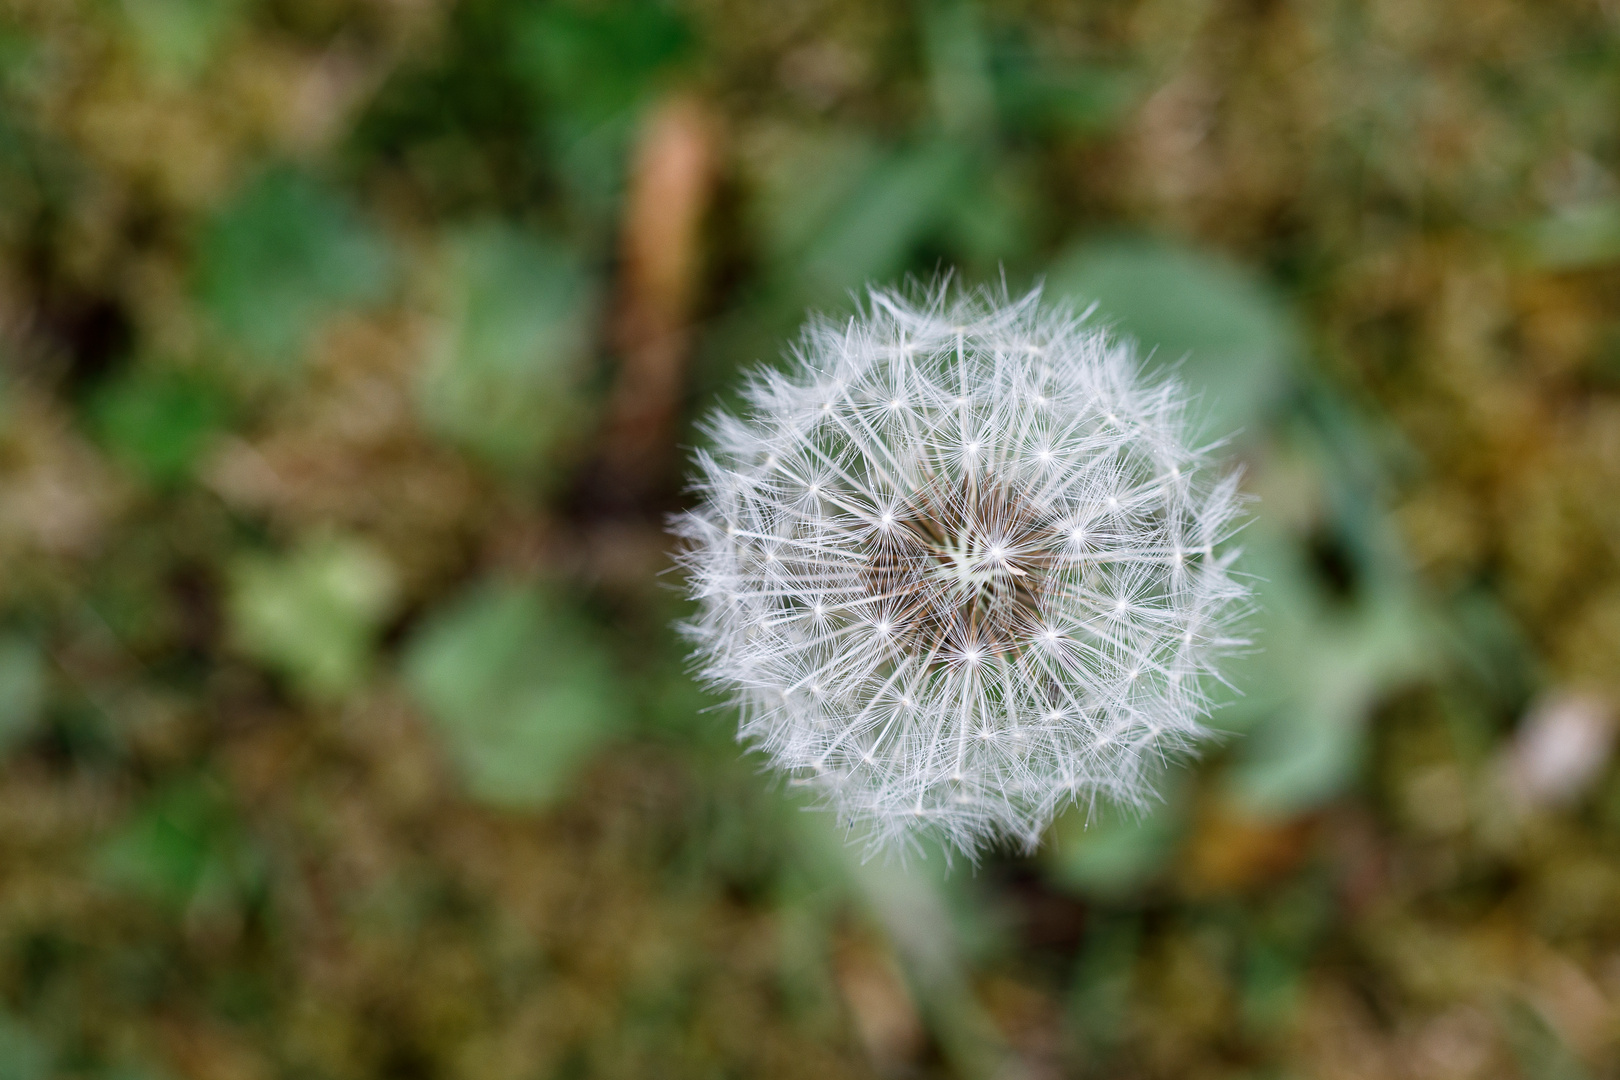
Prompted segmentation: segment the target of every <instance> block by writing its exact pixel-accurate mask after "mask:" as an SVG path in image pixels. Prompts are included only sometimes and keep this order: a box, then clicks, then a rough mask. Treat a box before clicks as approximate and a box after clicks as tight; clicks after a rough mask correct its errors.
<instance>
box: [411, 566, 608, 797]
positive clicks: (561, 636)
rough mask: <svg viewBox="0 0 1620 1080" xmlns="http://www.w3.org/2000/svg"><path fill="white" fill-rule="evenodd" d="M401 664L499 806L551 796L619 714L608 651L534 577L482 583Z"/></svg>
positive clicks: (421, 635) (473, 779)
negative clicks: (522, 582)
mask: <svg viewBox="0 0 1620 1080" xmlns="http://www.w3.org/2000/svg"><path fill="white" fill-rule="evenodd" d="M404 674H405V681H406V685H407V686H408V687H409V688H410V691H411V693H412V695H413V696H414V697H415V698H416V700H417V702H418V703H419V704H420V705H421V706H422V708H423V710H424V711H425V712H426V714H427V715H428V717H429V718H430V719H431V720H432V721H433V723H434V725H435V726H436V727H437V729H438V731H439V733H440V735H441V737H442V738H443V739H444V741H445V744H446V746H447V748H448V749H449V752H450V755H451V757H452V759H453V760H454V761H455V762H456V764H457V765H458V767H459V768H460V770H461V772H462V775H463V776H464V777H465V780H466V783H467V786H468V788H469V790H470V791H471V792H472V794H473V795H474V796H475V797H477V798H479V799H482V800H485V801H487V802H490V803H495V804H498V805H504V806H538V805H542V804H544V803H546V802H548V801H549V800H551V799H553V798H554V797H556V796H557V795H558V794H559V793H560V792H561V791H562V790H563V788H564V787H565V785H566V784H567V782H568V781H569V779H570V778H571V777H572V776H573V774H574V773H575V772H576V771H577V770H578V768H579V766H580V765H581V764H583V763H584V761H585V759H586V758H587V757H588V756H589V755H590V753H591V752H592V751H594V750H595V749H596V748H597V747H598V746H599V745H600V744H601V743H602V742H603V741H604V740H605V739H607V738H609V737H611V736H612V735H613V734H614V733H615V732H616V731H617V729H618V728H619V726H620V725H621V723H622V718H621V714H622V709H621V707H620V704H619V694H618V692H617V689H616V687H615V685H614V679H615V677H616V676H615V674H614V672H613V671H612V669H611V667H610V665H609V662H608V659H607V657H606V655H605V654H604V653H603V652H602V651H601V650H600V648H599V647H598V646H597V645H596V644H595V643H594V642H593V641H592V640H591V638H590V636H589V635H588V634H587V633H586V632H585V630H584V628H583V627H581V626H580V625H579V624H578V623H577V621H576V620H574V619H572V618H570V617H569V616H568V614H567V613H566V612H565V611H564V610H563V608H562V607H561V605H560V604H559V602H557V601H556V600H554V599H553V598H550V597H548V596H546V595H545V594H543V593H542V592H540V591H538V590H536V589H533V588H526V587H520V586H515V585H502V584H485V585H481V586H478V587H475V588H474V589H473V590H472V591H471V592H469V593H468V594H467V595H465V596H463V597H462V598H461V599H460V600H458V601H456V602H455V603H454V604H453V605H451V607H450V608H449V609H448V610H446V611H444V612H441V613H440V614H439V615H438V616H437V617H435V618H434V619H432V620H431V621H429V623H428V624H427V625H426V626H424V627H423V628H422V630H421V631H420V632H418V634H417V635H416V637H415V639H414V640H413V641H412V642H411V643H410V645H409V647H408V648H407V650H406V653H405V658H404Z"/></svg>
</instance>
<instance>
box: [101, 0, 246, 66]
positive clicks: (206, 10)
mask: <svg viewBox="0 0 1620 1080" xmlns="http://www.w3.org/2000/svg"><path fill="white" fill-rule="evenodd" d="M114 2H115V3H116V4H117V5H118V7H119V9H120V10H121V12H122V14H123V16H124V20H125V22H126V23H127V24H128V26H129V29H130V31H131V37H132V38H133V40H134V42H135V46H136V49H137V50H138V51H139V52H140V54H141V59H142V60H143V61H145V63H146V65H147V67H148V68H149V69H150V70H151V71H152V72H153V73H154V74H157V75H159V76H162V77H167V78H175V79H182V80H183V79H190V78H192V77H194V76H196V75H197V74H199V73H200V72H201V71H202V70H203V69H204V68H205V67H207V65H208V61H209V60H211V59H212V58H213V55H214V51H215V49H216V47H217V46H218V45H219V43H220V40H221V39H222V38H223V37H224V35H225V32H226V31H227V30H229V29H230V28H231V26H232V24H233V23H234V22H235V20H236V17H237V15H238V13H239V12H240V10H241V0H114Z"/></svg>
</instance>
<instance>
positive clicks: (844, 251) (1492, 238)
mask: <svg viewBox="0 0 1620 1080" xmlns="http://www.w3.org/2000/svg"><path fill="white" fill-rule="evenodd" d="M1617 92H1620V35H1617V32H1616V29H1615V26H1614V22H1613V19H1612V17H1611V14H1610V13H1606V12H1605V11H1604V10H1602V9H1601V6H1600V5H1582V4H1566V5H1541V6H1535V5H1522V4H1511V3H1499V2H1496V0H1484V3H1483V6H1481V4H1480V3H1478V2H1476V0H1470V2H1469V3H1466V4H1465V3H1463V2H1462V0H1422V2H1418V3H1409V4H1398V5H1392V4H1372V5H1360V6H1351V7H1345V6H1343V5H1320V4H1318V5H1312V4H1265V5H1253V4H1247V5H1245V4H1220V3H1213V4H1212V3H1204V2H1199V0H1122V2H1118V3H1114V2H1110V3H1106V4H1091V5H1073V4H1062V3H1050V2H1046V0H1017V2H1013V3H1006V4H999V3H998V4H987V3H978V2H973V0H927V2H917V3H911V2H906V3H887V2H879V3H856V2H850V0H805V2H802V3H799V2H795V3H782V4H760V3H748V2H741V0H687V2H679V3H677V2H673V0H671V2H662V0H420V2H416V3H410V4H405V3H381V2H375V0H216V2H204V0H0V822H3V823H4V828H0V1080H5V1078H9V1077H16V1078H19V1080H36V1078H38V1080H43V1078H44V1077H48V1076H71V1077H75V1078H85V1080H95V1078H101V1077H124V1078H134V1077H148V1078H162V1077H174V1078H176V1080H190V1078H193V1077H195V1078H199V1080H201V1078H205V1077H206V1078H209V1080H213V1078H216V1077H223V1078H230V1080H235V1078H242V1080H272V1078H283V1077H285V1078H288V1080H293V1078H297V1080H348V1078H356V1080H358V1078H369V1077H410V1078H418V1080H427V1078H436V1077H447V1078H449V1077H477V1078H478V1080H499V1078H504V1077H511V1078H513V1080H533V1078H536V1077H564V1076H574V1077H577V1076H605V1077H606V1076H626V1077H644V1076H670V1077H684V1076H693V1077H697V1076H703V1077H709V1076H719V1075H727V1076H771V1077H783V1078H791V1077H815V1078H817V1080H821V1078H824V1077H825V1078H832V1077H844V1076H850V1077H854V1076H871V1075H888V1076H902V1075H903V1076H961V1077H969V1076H1009V1075H1022V1076H1030V1077H1037V1076H1080V1077H1109V1078H1131V1077H1142V1078H1152V1077H1176V1078H1178V1080H1180V1078H1188V1077H1211V1078H1220V1080H1231V1078H1236V1077H1255V1076H1270V1077H1287V1076H1311V1077H1315V1076H1322V1077H1334V1076H1397V1075H1399V1076H1411V1077H1414V1078H1430V1077H1433V1078H1436V1080H1439V1078H1448V1080H1449V1078H1460V1077H1472V1078H1483V1077H1493V1078H1494V1077H1504V1078H1508V1077H1542V1076H1545V1077H1574V1076H1594V1077H1596V1076H1605V1075H1610V1074H1612V1073H1613V1072H1614V1071H1615V1069H1616V1068H1617V1067H1620V1040H1617V1038H1616V1035H1615V1033H1616V1032H1617V1031H1620V1021H1617V1019H1616V1018H1617V1016H1620V1008H1617V1005H1616V1002H1617V1001H1620V983H1617V981H1616V978H1617V977H1616V975H1615V972H1616V971H1617V970H1620V967H1617V965H1620V921H1617V920H1616V916H1615V912H1617V911H1620V872H1617V871H1616V869H1615V862H1614V850H1615V843H1616V839H1617V837H1620V815H1617V813H1616V812H1615V808H1616V807H1620V773H1617V771H1616V769H1615V767H1614V765H1613V764H1612V762H1610V761H1609V759H1608V754H1609V750H1610V748H1611V743H1610V742H1607V741H1605V740H1606V739H1607V738H1608V736H1607V734H1606V732H1607V731H1609V730H1610V728H1609V727H1604V725H1605V724H1609V725H1610V726H1611V727H1612V723H1613V706H1614V702H1615V700H1616V697H1617V696H1620V685H1617V683H1616V676H1615V672H1616V671H1620V558H1617V555H1616V552H1617V551H1620V546H1617V542H1616V537H1620V512H1617V510H1616V506H1617V503H1616V500H1615V499H1614V498H1613V492H1614V491H1615V490H1620V459H1617V457H1616V454H1615V450H1614V446H1615V440H1614V432H1615V431H1616V430H1620V399H1617V397H1616V392H1617V390H1620V378H1617V377H1616V371H1617V370H1620V367H1617V362H1616V357H1617V356H1620V346H1617V343H1620V309H1617V307H1616V303H1615V297H1616V296H1617V295H1620V293H1617V292H1616V290H1615V285H1616V281H1617V279H1616V276H1615V275H1616V273H1617V269H1620V230H1617V225H1616V223H1617V221H1620V217H1617V214H1616V209H1615V207H1616V205H1617V203H1616V198H1617V196H1616V192H1617V190H1620V186H1617V185H1620V179H1617V177H1620V159H1617V157H1616V147H1617V146H1620V137H1617V131H1616V123H1617V116H1620V114H1616V112H1615V110H1614V108H1613V102H1614V100H1615V96H1616V93H1617ZM682 110H685V111H684V112H683V111H682ZM682 116H684V117H686V118H687V120H686V121H685V122H684V123H683V122H681V121H680V120H679V118H680V117H682ZM671 117H675V118H676V120H673V121H672V120H671ZM694 117H695V118H696V119H693V118H694ZM649 253H651V254H649ZM947 271H948V272H952V273H954V274H956V275H958V278H957V280H960V281H962V282H963V283H965V284H979V283H997V282H1003V281H1004V282H1006V284H1007V287H1008V288H1009V289H1011V290H1012V291H1014V292H1016V291H1018V290H1019V289H1021V288H1023V287H1026V286H1027V285H1029V284H1031V283H1033V282H1036V281H1044V282H1045V288H1046V293H1047V296H1048V297H1049V298H1051V299H1053V300H1057V301H1065V302H1072V303H1074V304H1075V305H1076V306H1077V308H1078V309H1080V310H1084V309H1086V308H1087V307H1088V306H1090V305H1092V304H1095V305H1096V307H1095V310H1094V312H1093V314H1092V316H1091V318H1093V319H1094V320H1096V321H1098V322H1100V323H1104V324H1107V325H1110V326H1112V327H1115V328H1116V329H1117V331H1118V332H1120V333H1122V334H1125V335H1128V336H1131V337H1133V338H1135V339H1136V340H1137V342H1138V343H1139V345H1140V348H1141V353H1142V355H1143V357H1144V358H1145V361H1146V363H1147V364H1148V365H1149V366H1150V367H1151V368H1152V369H1153V370H1154V371H1156V372H1162V373H1165V374H1174V375H1175V376H1176V377H1178V378H1181V379H1183V380H1185V381H1186V382H1187V383H1188V384H1189V385H1190V386H1191V388H1192V389H1193V390H1194V391H1195V393H1196V395H1197V398H1198V401H1197V405H1196V408H1195V415H1196V418H1197V419H1198V421H1199V423H1200V425H1201V427H1202V429H1203V430H1204V431H1205V432H1206V433H1207V437H1208V438H1210V439H1211V440H1215V439H1227V440H1228V441H1227V442H1226V443H1225V444H1224V446H1223V450H1222V452H1223V453H1225V454H1227V455H1229V456H1230V458H1231V460H1233V461H1234V462H1235V463H1236V464H1238V465H1240V466H1241V467H1242V468H1243V469H1244V470H1245V477H1246V480H1245V483H1246V486H1247V489H1248V490H1249V491H1250V492H1251V493H1252V494H1254V495H1256V496H1257V498H1258V501H1257V503H1256V506H1255V512H1254V515H1253V519H1252V521H1251V522H1250V524H1249V525H1248V526H1247V527H1246V528H1245V530H1244V532H1243V533H1242V535H1241V536H1240V538H1239V541H1238V542H1239V543H1240V544H1241V545H1242V547H1243V548H1244V556H1243V561H1242V563H1241V568H1242V569H1243V571H1244V572H1245V573H1248V574H1250V575H1252V576H1253V578H1254V580H1255V583H1256V591H1257V597H1258V605H1257V611H1256V613H1255V615H1254V617H1253V619H1252V620H1251V623H1250V627H1249V630H1250V635H1251V636H1252V637H1253V639H1254V647H1253V649H1252V650H1251V652H1250V653H1249V654H1248V655H1245V656H1243V657H1241V658H1239V660H1238V661H1237V662H1235V663H1234V664H1233V665H1232V668H1231V670H1230V681H1231V686H1230V687H1229V688H1226V690H1225V691H1223V694H1222V701H1221V708H1220V709H1219V711H1218V712H1217V713H1216V716H1215V721H1214V723H1215V726H1217V727H1218V728H1219V729H1220V730H1221V732H1222V733H1223V734H1222V735H1221V737H1220V738H1218V739H1216V740H1212V742H1211V743H1210V745H1209V746H1207V747H1206V748H1205V749H1204V753H1203V755H1202V760H1201V761H1200V762H1198V763H1196V764H1187V763H1166V768H1165V771H1164V774H1163V776H1162V780H1161V785H1160V788H1161V794H1162V796H1163V801H1162V803H1161V804H1159V805H1157V806H1155V807H1153V808H1151V809H1150V811H1149V812H1147V813H1144V814H1142V815H1140V816H1131V815H1123V814H1120V813H1119V812H1117V811H1116V809H1115V808H1113V807H1111V806H1108V805H1106V804H1105V803H1100V804H1099V805H1098V806H1096V807H1095V808H1092V812H1090V813H1087V812H1084V811H1082V810H1077V811H1075V812H1073V813H1070V814H1068V815H1066V816H1065V817H1064V818H1062V819H1061V820H1060V821H1059V822H1058V823H1057V824H1056V825H1055V826H1054V828H1053V829H1052V831H1051V836H1050V837H1049V838H1048V841H1047V843H1046V846H1045V847H1044V848H1043V849H1042V851H1041V852H1039V853H1037V854H1036V855H1035V856H1033V857H1029V858H1026V857H1021V856H1015V855H1013V854H1000V855H997V856H995V857H993V858H990V859H988V860H987V861H986V862H985V863H984V864H983V865H982V866H979V867H976V868H964V867H955V868H953V869H951V870H950V871H949V872H948V873H947V872H946V871H944V870H943V869H942V860H941V859H940V858H939V857H938V853H930V855H929V857H927V858H923V859H920V860H917V861H913V862H911V863H910V864H907V865H899V864H890V863H884V862H881V861H874V862H867V863H863V862H862V861H861V859H860V857H859V851H858V849H856V850H852V849H850V848H849V847H848V846H847V845H846V844H845V838H844V837H843V836H842V835H841V834H840V833H839V831H838V829H837V827H836V823H835V822H833V821H831V820H830V819H829V818H828V817H827V816H826V815H825V814H822V813H819V812H806V811H807V808H806V807H804V806H803V804H802V803H801V802H800V801H799V800H798V798H797V796H798V793H797V792H796V791H795V790H794V789H793V788H791V787H790V786H789V787H786V788H784V787H783V786H782V785H780V784H778V783H776V782H774V781H772V780H771V779H770V778H769V777H767V776H763V775H761V774H759V773H758V772H757V766H758V762H756V761H754V760H752V759H746V758H744V759H739V757H738V749H737V747H736V746H735V744H734V742H733V740H732V738H731V730H732V721H733V717H731V716H730V715H729V713H728V711H727V710H726V709H725V708H723V707H714V706H716V705H717V703H716V702H714V701H713V700H712V699H710V698H709V697H708V696H706V695H705V694H703V693H702V692H701V691H700V690H698V689H697V688H696V687H695V686H694V684H693V683H692V681H691V680H690V678H689V677H688V676H687V674H686V672H685V670H684V663H685V657H684V648H683V646H682V644H681V643H680V641H679V640H678V638H677V636H676V635H675V634H674V633H673V631H672V630H671V629H670V623H671V622H672V621H673V620H674V619H676V618H678V617H679V615H680V614H681V611H682V608H681V606H680V604H679V602H678V601H677V599H676V596H677V594H676V593H675V592H674V591H673V588H672V587H673V586H674V585H675V582H674V581H673V580H671V579H669V578H668V577H663V576H661V575H662V574H663V573H664V572H665V571H667V569H668V563H667V556H666V555H665V552H666V550H667V547H668V540H667V538H666V537H665V535H664V534H663V532H662V526H663V522H664V516H665V515H666V514H667V513H668V512H670V511H673V510H676V509H678V508H679V507H680V506H681V505H682V504H683V501H684V499H685V498H686V495H685V493H683V491H682V489H681V487H680V482H679V475H680V472H681V469H682V458H683V457H684V452H685V451H684V449H683V448H684V447H685V446H688V445H692V444H696V443H699V442H701V440H702V438H703V435H702V432H701V429H700V428H699V427H698V426H697V424H696V422H697V420H698V418H699V417H700V416H701V415H702V412H703V411H704V409H705V408H706V407H707V405H708V403H709V402H710V401H712V400H713V399H714V398H715V397H716V396H720V397H722V398H723V397H724V396H725V395H727V394H733V393H735V391H736V386H737V383H738V374H739V372H740V370H741V369H743V368H745V367H746V366H748V365H751V364H754V363H760V362H763V363H770V362H772V361H773V359H774V358H775V357H777V356H778V355H779V353H780V350H781V347H782V345H783V343H784V341H785V340H786V339H787V338H788V337H789V336H790V335H791V334H792V332H793V330H794V328H795V327H796V326H797V325H798V324H799V323H800V321H801V320H802V319H803V317H804V314H805V311H806V310H807V309H808V308H818V309H822V310H826V311H831V312H834V313H836V312H840V311H844V310H848V308H849V306H850V305H851V304H852V303H853V302H856V301H857V300H858V297H856V296H852V293H858V290H859V289H860V288H861V287H862V286H863V285H864V284H865V283H866V282H868V281H871V280H879V281H888V280H892V279H897V278H901V277H903V276H904V275H906V274H912V275H918V276H920V277H921V278H922V279H924V280H928V279H929V278H930V277H931V275H934V274H937V273H942V272H947ZM1536 701H1539V702H1540V703H1541V705H1540V708H1539V711H1537V712H1535V713H1534V714H1533V715H1534V716H1536V717H1542V718H1543V720H1541V721H1537V722H1543V723H1547V724H1550V727H1549V728H1548V730H1550V731H1552V732H1553V734H1552V735H1551V736H1547V735H1546V734H1545V732H1543V733H1542V735H1541V736H1537V735H1536V733H1535V731H1534V730H1529V729H1531V728H1534V727H1535V724H1534V723H1533V722H1532V721H1531V720H1529V719H1522V718H1524V717H1525V715H1526V712H1527V710H1528V709H1529V707H1530V706H1531V705H1532V703H1533V702H1536ZM1592 701H1596V702H1599V703H1604V704H1600V705H1598V706H1592V705H1590V702H1592ZM1583 702H1584V703H1587V704H1582V703H1583ZM710 707H713V708H712V711H705V710H706V709H708V708H710ZM1547 716H1551V717H1552V718H1553V720H1552V721H1545V717H1547ZM1593 716H1597V717H1599V718H1600V719H1599V720H1598V721H1593V720H1591V717H1593ZM1583 717H1584V718H1585V719H1583ZM1605 717H1606V718H1607V719H1602V718H1605ZM1560 718H1561V719H1560ZM1560 724H1561V725H1563V726H1562V727H1560V726H1559V725H1560ZM1583 724H1585V725H1587V726H1586V727H1582V726H1581V725H1583ZM1538 737H1539V738H1540V739H1541V740H1542V741H1541V742H1537V738H1538ZM1559 738H1562V739H1564V740H1565V741H1564V742H1563V743H1558V742H1557V740H1558V739H1559ZM1548 739H1551V740H1552V742H1548V741H1547V740H1548ZM1547 745H1552V746H1553V747H1554V751H1557V752H1553V753H1551V754H1550V755H1541V756H1538V754H1540V751H1537V749H1536V748H1537V747H1538V746H1541V747H1543V748H1544V747H1545V746H1547ZM1571 746H1573V747H1574V750H1573V751H1572V750H1570V749H1569V748H1570V747H1571ZM1559 747H1562V748H1563V749H1562V750H1561V751H1560V750H1559ZM1559 753H1563V754H1564V755H1565V758H1574V759H1576V760H1577V763H1581V762H1584V761H1585V760H1587V759H1601V760H1600V761H1599V764H1600V766H1601V767H1600V768H1598V769H1596V770H1595V778H1592V779H1588V780H1583V781H1580V782H1579V783H1577V782H1576V781H1573V780H1571V779H1569V778H1570V777H1572V776H1575V775H1577V773H1578V772H1579V770H1572V769H1570V768H1568V767H1567V761H1564V758H1560V757H1559V756H1558V755H1559ZM1561 761H1563V762H1564V765H1562V766H1561V765H1560V762H1561ZM1560 768H1562V771H1560ZM1561 784H1562V785H1563V786H1562V787H1561V786H1560V785H1561Z"/></svg>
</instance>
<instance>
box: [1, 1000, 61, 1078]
mask: <svg viewBox="0 0 1620 1080" xmlns="http://www.w3.org/2000/svg"><path fill="white" fill-rule="evenodd" d="M51 1057H52V1055H51V1051H50V1047H49V1046H47V1045H46V1043H45V1041H44V1040H43V1039H41V1038H40V1037H39V1036H38V1035H35V1034H34V1033H33V1032H32V1031H30V1030H29V1029H28V1028H26V1027H24V1026H23V1024H22V1023H21V1022H20V1021H18V1020H16V1019H13V1018H12V1017H10V1016H6V1015H5V1014H3V1013H0V1080H47V1078H48V1077H50V1076H51V1075H53V1072H52V1068H51Z"/></svg>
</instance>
